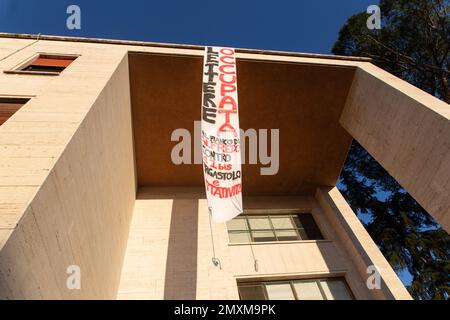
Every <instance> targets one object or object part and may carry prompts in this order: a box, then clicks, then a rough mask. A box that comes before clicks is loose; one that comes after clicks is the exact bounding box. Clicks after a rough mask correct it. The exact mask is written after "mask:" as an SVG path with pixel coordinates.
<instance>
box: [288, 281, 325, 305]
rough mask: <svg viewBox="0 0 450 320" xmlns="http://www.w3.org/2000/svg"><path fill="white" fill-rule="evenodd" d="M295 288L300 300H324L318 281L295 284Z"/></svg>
mask: <svg viewBox="0 0 450 320" xmlns="http://www.w3.org/2000/svg"><path fill="white" fill-rule="evenodd" d="M294 288H295V292H296V293H297V297H298V299H299V300H323V296H322V294H321V293H320V289H319V286H318V285H317V282H316V281H298V282H294Z"/></svg>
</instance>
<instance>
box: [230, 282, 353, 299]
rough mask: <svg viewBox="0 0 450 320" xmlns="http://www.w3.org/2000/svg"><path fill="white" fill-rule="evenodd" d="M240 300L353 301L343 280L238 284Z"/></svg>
mask: <svg viewBox="0 0 450 320" xmlns="http://www.w3.org/2000/svg"><path fill="white" fill-rule="evenodd" d="M238 290H239V297H240V299H241V300H353V299H354V298H353V295H352V293H351V292H350V289H349V287H348V285H347V283H346V282H345V279H344V278H324V279H306V280H291V281H263V282H252V283H250V282H248V283H246V282H243V283H238Z"/></svg>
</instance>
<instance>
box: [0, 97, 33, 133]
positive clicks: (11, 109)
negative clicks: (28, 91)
mask: <svg viewBox="0 0 450 320" xmlns="http://www.w3.org/2000/svg"><path fill="white" fill-rule="evenodd" d="M28 100H29V99H28V98H2V97H0V126H1V125H2V124H3V123H5V121H6V120H8V119H9V118H10V117H11V116H12V115H13V114H14V113H16V112H17V110H19V109H20V108H21V107H22V106H23V105H24V104H25V103H27V102H28Z"/></svg>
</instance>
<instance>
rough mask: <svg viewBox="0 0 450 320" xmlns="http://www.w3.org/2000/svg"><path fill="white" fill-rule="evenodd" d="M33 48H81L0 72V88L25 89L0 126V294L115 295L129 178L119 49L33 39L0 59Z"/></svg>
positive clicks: (130, 198) (123, 61) (124, 64)
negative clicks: (52, 63) (56, 63)
mask: <svg viewBox="0 0 450 320" xmlns="http://www.w3.org/2000/svg"><path fill="white" fill-rule="evenodd" d="M16 47H17V46H16ZM16 47H13V48H11V50H12V49H16ZM75 48H76V49H75ZM36 52H48V53H70V54H73V53H75V54H80V55H81V56H80V57H78V58H77V60H75V61H74V62H73V63H72V64H71V65H70V66H69V67H68V68H67V70H65V71H63V72H62V73H61V75H59V76H57V77H48V76H36V75H6V74H3V73H1V74H0V83H7V86H3V85H2V86H1V88H2V89H1V90H2V92H0V94H7V95H22V94H24V95H32V96H35V97H34V98H32V99H31V101H30V102H28V103H27V104H26V105H25V106H24V107H23V108H22V109H21V110H19V111H18V112H17V113H16V114H15V115H14V116H13V117H12V118H11V119H10V120H8V121H7V122H6V123H5V124H4V125H3V126H2V127H0V148H1V150H2V152H1V155H0V158H1V167H0V230H2V233H0V236H1V235H3V238H2V241H0V250H1V251H0V298H3V299H5V298H6V299H23V298H25V299H48V298H56V299H59V298H63V299H78V298H88V299H89V298H115V296H116V293H117V287H118V283H119V277H120V272H121V266H122V261H123V255H124V252H125V248H126V241H127V237H128V229H129V223H130V220H131V214H132V209H133V206H134V200H135V184H136V182H135V174H134V173H135V170H134V158H133V142H132V128H131V108H130V96H129V92H130V90H129V79H128V77H129V74H128V60H127V55H126V50H124V49H123V48H118V47H111V48H109V49H108V50H107V52H105V50H104V47H102V46H99V45H89V44H77V45H76V46H73V44H70V43H56V42H45V41H40V42H38V43H36V44H33V45H32V46H29V47H27V48H26V49H24V50H22V51H20V52H18V53H16V54H14V55H12V56H10V57H8V58H6V59H4V60H3V61H1V62H0V68H1V69H2V70H4V69H9V68H11V67H12V66H14V65H15V64H17V63H19V62H21V61H22V60H23V59H25V58H27V57H30V56H31V55H33V54H35V53H36ZM5 199H8V200H6V201H3V200H5ZM69 265H78V266H79V267H80V268H81V290H68V289H67V287H66V280H67V278H68V276H69V275H68V274H66V270H67V267H68V266H69Z"/></svg>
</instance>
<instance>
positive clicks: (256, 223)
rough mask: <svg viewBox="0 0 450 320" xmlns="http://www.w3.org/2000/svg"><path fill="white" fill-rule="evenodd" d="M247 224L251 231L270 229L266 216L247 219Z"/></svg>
mask: <svg viewBox="0 0 450 320" xmlns="http://www.w3.org/2000/svg"><path fill="white" fill-rule="evenodd" d="M248 222H249V224H250V228H251V229H252V230H261V229H272V227H271V225H270V222H269V218H268V217H267V216H257V217H248Z"/></svg>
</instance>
